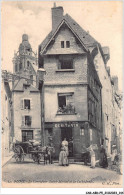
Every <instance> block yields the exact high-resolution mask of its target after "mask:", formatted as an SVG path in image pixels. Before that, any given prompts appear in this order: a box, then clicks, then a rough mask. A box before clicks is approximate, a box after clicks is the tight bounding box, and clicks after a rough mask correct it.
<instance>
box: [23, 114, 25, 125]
mask: <svg viewBox="0 0 124 195" xmlns="http://www.w3.org/2000/svg"><path fill="white" fill-rule="evenodd" d="M22 126H25V116H22Z"/></svg>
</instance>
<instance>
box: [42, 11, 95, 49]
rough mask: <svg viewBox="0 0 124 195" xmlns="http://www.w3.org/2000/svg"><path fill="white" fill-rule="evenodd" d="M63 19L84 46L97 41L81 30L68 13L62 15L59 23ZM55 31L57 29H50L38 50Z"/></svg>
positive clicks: (91, 44) (92, 44)
mask: <svg viewBox="0 0 124 195" xmlns="http://www.w3.org/2000/svg"><path fill="white" fill-rule="evenodd" d="M63 21H65V22H67V24H68V25H69V26H70V28H71V29H72V30H73V31H74V33H75V34H76V35H77V36H78V37H79V39H80V40H81V41H82V42H83V43H84V45H85V46H95V45H96V44H97V43H98V42H97V41H96V40H95V39H94V38H93V37H92V36H91V35H90V34H89V33H88V32H86V31H85V30H83V29H82V27H81V26H80V25H79V24H78V23H77V22H76V21H75V20H74V19H72V17H71V16H69V15H68V14H66V15H65V16H63V19H62V20H61V22H60V24H62V22H63ZM60 24H59V25H60ZM56 31H57V29H54V31H51V32H50V33H49V34H48V35H47V36H46V38H45V39H44V40H43V42H42V43H41V44H40V45H39V47H40V51H42V50H43V49H44V48H45V46H46V45H47V44H48V42H49V41H50V40H51V38H52V37H53V36H54V33H55V32H56Z"/></svg>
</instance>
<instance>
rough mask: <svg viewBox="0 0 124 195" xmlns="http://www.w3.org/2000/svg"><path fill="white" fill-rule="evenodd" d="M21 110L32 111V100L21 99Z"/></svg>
mask: <svg viewBox="0 0 124 195" xmlns="http://www.w3.org/2000/svg"><path fill="white" fill-rule="evenodd" d="M20 108H21V109H25V110H30V109H32V100H31V99H21V101H20Z"/></svg>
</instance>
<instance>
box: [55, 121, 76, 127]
mask: <svg viewBox="0 0 124 195" xmlns="http://www.w3.org/2000/svg"><path fill="white" fill-rule="evenodd" d="M55 127H56V128H58V127H78V123H77V122H63V123H55Z"/></svg>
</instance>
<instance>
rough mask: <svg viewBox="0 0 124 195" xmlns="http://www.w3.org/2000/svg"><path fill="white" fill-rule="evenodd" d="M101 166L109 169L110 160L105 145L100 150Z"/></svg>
mask: <svg viewBox="0 0 124 195" xmlns="http://www.w3.org/2000/svg"><path fill="white" fill-rule="evenodd" d="M99 165H100V166H101V167H103V168H106V167H108V160H107V154H106V150H105V148H104V146H103V145H101V148H100V160H99Z"/></svg>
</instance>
